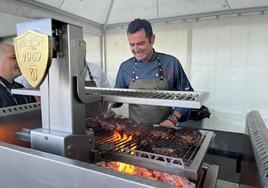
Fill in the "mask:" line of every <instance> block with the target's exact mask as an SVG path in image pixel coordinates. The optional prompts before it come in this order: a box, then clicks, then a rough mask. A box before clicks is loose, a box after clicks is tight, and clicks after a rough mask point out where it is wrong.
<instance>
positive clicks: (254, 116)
mask: <svg viewBox="0 0 268 188" xmlns="http://www.w3.org/2000/svg"><path fill="white" fill-rule="evenodd" d="M246 126H247V128H248V132H249V135H250V140H251V144H252V148H253V151H254V155H255V160H256V163H257V167H258V170H259V175H260V179H261V181H262V186H263V187H268V145H267V143H268V129H267V127H266V125H265V123H264V121H263V120H262V118H261V116H260V114H259V112H257V111H252V112H250V113H248V114H247V116H246Z"/></svg>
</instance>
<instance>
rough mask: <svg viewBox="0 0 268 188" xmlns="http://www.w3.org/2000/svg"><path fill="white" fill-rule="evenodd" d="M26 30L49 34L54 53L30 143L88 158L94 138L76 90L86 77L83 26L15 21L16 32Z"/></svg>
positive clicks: (61, 153)
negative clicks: (37, 124)
mask: <svg viewBox="0 0 268 188" xmlns="http://www.w3.org/2000/svg"><path fill="white" fill-rule="evenodd" d="M28 29H32V30H34V31H38V32H40V33H42V34H46V35H49V36H51V37H52V39H53V42H54V48H55V49H53V50H54V51H53V52H54V57H55V56H57V59H53V61H52V63H51V66H50V68H49V71H48V74H47V75H46V78H45V80H44V82H43V83H42V85H41V86H40V91H41V99H42V100H41V103H42V105H41V107H42V129H38V130H33V131H32V132H31V145H32V147H33V148H34V149H38V150H41V151H46V152H50V153H54V154H58V155H62V156H67V157H72V158H73V157H79V158H76V159H80V160H85V161H87V160H88V159H89V149H92V148H93V147H94V143H92V142H88V140H94V139H92V137H94V135H93V133H92V134H90V135H88V134H86V130H85V104H83V103H82V102H81V99H80V98H79V96H81V94H78V93H77V91H78V92H79V89H78V88H80V87H78V86H80V85H82V86H84V77H85V76H84V56H85V54H84V46H83V45H82V44H83V38H82V28H81V27H78V26H74V25H70V24H67V23H63V22H60V21H56V20H53V19H50V18H48V19H40V20H32V21H29V22H23V23H19V24H17V32H18V34H21V33H23V32H22V31H26V30H28ZM52 39H51V40H52ZM32 40H34V39H32ZM28 42H29V44H31V43H33V42H34V41H30V40H29V41H28ZM40 53H41V52H40ZM82 88H83V90H85V89H84V87H82ZM83 90H82V91H83ZM82 96H83V97H84V98H83V99H84V100H87V99H88V98H90V100H89V101H91V100H96V98H100V97H99V96H97V97H96V96H95V95H88V96H85V95H83V93H82ZM92 96H93V97H92ZM79 139H80V142H82V143H80V142H79ZM80 157H81V158H80Z"/></svg>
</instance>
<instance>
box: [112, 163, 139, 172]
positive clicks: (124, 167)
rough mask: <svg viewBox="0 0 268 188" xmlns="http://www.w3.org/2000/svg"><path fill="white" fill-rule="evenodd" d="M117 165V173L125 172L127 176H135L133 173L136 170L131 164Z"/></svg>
mask: <svg viewBox="0 0 268 188" xmlns="http://www.w3.org/2000/svg"><path fill="white" fill-rule="evenodd" d="M116 164H117V165H118V169H117V171H119V172H124V173H127V174H133V172H134V170H135V167H134V165H130V164H126V163H120V162H117V163H116Z"/></svg>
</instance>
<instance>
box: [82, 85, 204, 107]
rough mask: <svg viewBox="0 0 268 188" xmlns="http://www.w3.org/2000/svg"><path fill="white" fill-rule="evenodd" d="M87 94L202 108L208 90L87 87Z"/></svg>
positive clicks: (104, 98)
mask: <svg viewBox="0 0 268 188" xmlns="http://www.w3.org/2000/svg"><path fill="white" fill-rule="evenodd" d="M86 92H87V94H99V95H101V96H102V97H103V100H104V101H109V102H118V103H132V104H145V105H155V106H172V107H183V108H200V107H201V106H202V105H203V104H204V102H205V101H206V100H207V98H208V92H186V91H165V90H136V89H117V88H95V87H86Z"/></svg>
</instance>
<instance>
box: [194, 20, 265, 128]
mask: <svg viewBox="0 0 268 188" xmlns="http://www.w3.org/2000/svg"><path fill="white" fill-rule="evenodd" d="M267 21H268V16H266V15H258V16H243V17H229V18H224V19H220V20H210V21H203V22H198V23H195V24H194V25H193V41H192V67H191V70H192V72H191V75H192V79H191V83H192V84H193V87H194V88H195V89H196V90H201V91H208V92H210V97H209V99H208V101H207V105H208V106H209V107H210V109H211V111H212V116H211V119H209V120H206V121H205V125H206V128H213V129H219V130H225V131H234V132H243V131H244V128H245V117H246V114H247V113H248V112H249V111H251V110H258V111H260V113H261V114H262V117H263V118H264V120H265V121H266V122H267V120H268V110H267V106H268V100H266V97H267V96H268V95H267V94H268V82H267V80H268V75H267V72H268V65H267V57H268V33H267V30H268V24H267V23H268V22H267Z"/></svg>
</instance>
